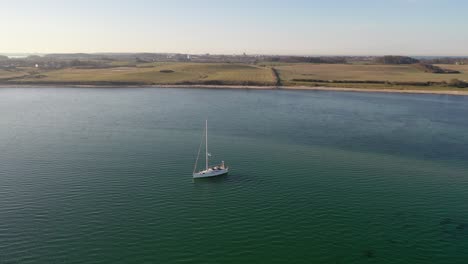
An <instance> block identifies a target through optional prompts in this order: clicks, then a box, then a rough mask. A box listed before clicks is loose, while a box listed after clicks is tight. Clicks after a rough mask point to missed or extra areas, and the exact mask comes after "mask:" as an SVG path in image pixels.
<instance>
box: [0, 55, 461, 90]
mask: <svg viewBox="0 0 468 264" xmlns="http://www.w3.org/2000/svg"><path fill="white" fill-rule="evenodd" d="M438 66H440V67H442V68H446V69H453V70H458V71H460V72H461V73H460V74H436V73H427V72H423V71H422V70H420V69H418V68H416V67H415V66H413V65H364V64H362V65H357V64H288V63H277V64H274V63H272V64H264V65H249V64H235V63H188V62H178V63H177V62H171V63H164V62H158V63H134V64H131V63H127V62H121V61H117V62H115V63H113V64H112V65H111V67H106V68H87V69H85V68H65V69H60V70H45V69H40V68H39V69H35V68H34V69H32V68H29V69H26V68H24V69H19V70H17V71H5V70H0V82H2V79H4V80H6V79H7V78H12V77H18V78H15V79H14V80H11V81H9V83H15V84H41V83H43V84H90V85H101V84H109V85H129V84H135V85H158V84H159V85H164V84H167V85H173V84H180V85H183V84H185V85H188V84H200V85H203V84H204V85H251V86H274V85H275V84H276V83H277V80H276V77H275V75H274V71H273V69H275V70H276V72H277V73H278V74H279V77H280V80H281V82H280V83H281V84H282V85H284V86H327V87H343V88H364V89H367V88H369V89H395V90H404V89H406V90H411V89H414V90H458V89H457V88H453V87H448V86H446V85H445V84H442V82H448V81H450V80H451V79H459V80H462V81H467V80H468V65H438ZM28 72H32V74H30V75H29V76H26V77H22V76H25V75H27V74H28ZM369 81H374V83H372V82H369ZM5 82H6V83H8V81H3V83H5ZM359 82H366V83H359ZM405 82H407V83H405ZM414 82H420V83H423V84H422V85H421V84H419V85H418V84H414ZM426 82H437V84H431V85H428V84H427V83H426ZM408 83H409V84H408ZM465 91H468V89H465Z"/></svg>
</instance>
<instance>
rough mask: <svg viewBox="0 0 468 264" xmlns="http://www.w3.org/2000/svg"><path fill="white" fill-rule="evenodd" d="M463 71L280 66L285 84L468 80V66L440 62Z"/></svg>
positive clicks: (344, 66)
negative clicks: (456, 72) (439, 72)
mask: <svg viewBox="0 0 468 264" xmlns="http://www.w3.org/2000/svg"><path fill="white" fill-rule="evenodd" d="M439 66H441V67H443V68H444V67H445V68H449V69H454V70H459V71H461V72H462V73H461V74H435V73H426V72H422V71H420V70H418V69H416V68H415V67H414V66H412V65H351V64H290V65H284V66H277V67H276V68H277V69H278V70H279V72H280V74H281V78H282V80H283V82H285V83H292V84H294V81H293V79H311V80H314V79H315V80H352V81H369V80H375V81H390V82H393V81H396V82H428V81H430V82H443V81H450V80H451V79H455V78H456V79H460V80H467V79H468V65H461V66H457V65H439Z"/></svg>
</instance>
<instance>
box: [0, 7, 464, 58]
mask: <svg viewBox="0 0 468 264" xmlns="http://www.w3.org/2000/svg"><path fill="white" fill-rule="evenodd" d="M0 10H1V15H0V34H1V37H0V53H75V52H85V53H94V52H178V53H192V54H196V53H211V54H241V53H244V52H245V53H248V54H285V55H286V54H289V55H390V54H391V55H413V56H416V55H419V56H423V55H424V56H431V55H432V56H468V29H467V28H468V15H467V11H468V1H467V0H287V1H285V0H269V1H265V0H235V1H234V0H233V1H227V0H224V1H222V0H217V1H215V0H152V1H151V0H79V1H76V0H11V1H9V0H0Z"/></svg>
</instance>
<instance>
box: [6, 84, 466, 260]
mask: <svg viewBox="0 0 468 264" xmlns="http://www.w3.org/2000/svg"><path fill="white" fill-rule="evenodd" d="M467 115H468V97H456V96H443V95H400V94H374V93H340V92H300V91H248V90H221V91H215V90H193V89H59V88H40V89H33V88H31V89H14V88H12V89H6V88H5V89H1V90H0V263H442V264H443V263H447V264H448V263H450V264H454V263H468V203H467V201H468V119H467ZM206 118H208V119H209V121H210V131H209V132H210V151H211V152H212V154H213V159H214V160H213V162H217V161H221V160H225V161H226V163H227V164H228V165H229V166H230V167H231V171H230V174H229V175H228V176H226V177H222V178H217V179H207V180H196V181H193V180H192V178H191V173H192V169H193V164H194V161H195V156H196V154H197V150H198V144H199V142H200V139H201V135H202V132H203V125H204V120H205V119H206Z"/></svg>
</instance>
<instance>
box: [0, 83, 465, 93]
mask: <svg viewBox="0 0 468 264" xmlns="http://www.w3.org/2000/svg"><path fill="white" fill-rule="evenodd" d="M41 87H42V88H187V89H190V88H193V89H245V90H284V91H294V90H299V91H337V92H367V93H404V94H439V95H459V96H468V89H467V90H466V91H453V90H415V89H388V88H382V89H380V88H343V87H327V86H316V87H311V86H255V85H203V84H187V85H184V84H173V85H172V84H161V85H158V84H152V85H128V84H125V85H119V84H112V85H96V84H94V85H93V84H69V83H67V84H59V83H57V84H50V83H48V84H40V83H35V84H6V83H2V84H0V89H1V88H41Z"/></svg>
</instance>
